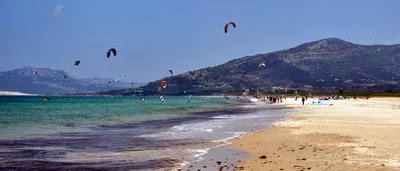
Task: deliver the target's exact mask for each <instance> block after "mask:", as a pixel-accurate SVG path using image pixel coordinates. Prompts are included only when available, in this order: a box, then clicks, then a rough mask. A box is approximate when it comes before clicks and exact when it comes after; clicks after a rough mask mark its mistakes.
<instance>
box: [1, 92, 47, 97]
mask: <svg viewBox="0 0 400 171" xmlns="http://www.w3.org/2000/svg"><path fill="white" fill-rule="evenodd" d="M0 96H39V95H38V94H28V93H21V92H16V91H0Z"/></svg>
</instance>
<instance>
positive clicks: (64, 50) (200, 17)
mask: <svg viewBox="0 0 400 171" xmlns="http://www.w3.org/2000/svg"><path fill="white" fill-rule="evenodd" d="M398 7H400V1H398V0H307V1H299V0H271V1H267V0H251V1H244V0H196V1H188V0H168V1H167V0H147V1H144V0H143V1H135V0H113V1H111V0H34V1H33V0H0V23H2V24H1V27H0V51H1V53H0V58H1V62H0V71H6V70H13V69H16V68H20V67H25V66H32V67H38V68H51V69H57V70H64V71H66V72H68V73H70V74H72V75H73V76H75V77H78V78H90V77H95V76H97V77H103V78H113V79H120V80H121V81H122V80H123V81H134V82H148V81H153V80H157V79H161V78H162V77H164V76H167V75H168V70H169V69H171V70H173V71H174V74H179V73H184V72H186V71H189V70H196V69H201V68H204V67H210V66H216V65H219V64H223V63H225V62H227V61H229V60H232V59H236V58H240V57H244V56H249V55H255V54H261V53H267V52H272V51H276V50H282V49H287V48H291V47H295V46H297V45H299V44H301V43H305V42H310V41H315V40H319V39H323V38H329V37H337V38H341V39H343V40H346V41H350V42H354V43H358V44H385V43H389V44H394V43H396V42H397V41H398V42H400V22H399V20H398V17H399V15H398V14H399V10H398ZM230 21H233V22H235V23H236V25H237V27H236V28H231V27H230V28H229V30H228V33H224V30H223V27H224V25H225V23H227V22H230ZM369 36H371V39H369ZM385 37H386V40H385ZM110 48H116V49H117V53H118V54H117V56H112V57H110V58H107V57H106V53H107V51H108V49H110ZM76 60H80V61H81V64H80V65H79V66H78V67H73V65H74V63H75V61H76ZM123 74H126V75H127V77H126V78H124V77H123Z"/></svg>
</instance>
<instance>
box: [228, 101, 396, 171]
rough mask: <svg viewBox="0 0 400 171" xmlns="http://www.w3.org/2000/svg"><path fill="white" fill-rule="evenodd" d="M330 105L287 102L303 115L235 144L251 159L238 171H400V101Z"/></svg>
mask: <svg viewBox="0 0 400 171" xmlns="http://www.w3.org/2000/svg"><path fill="white" fill-rule="evenodd" d="M309 101H310V99H309ZM328 103H331V104H332V105H331V106H330V105H304V106H303V105H301V100H298V101H294V100H293V99H288V100H287V101H284V104H285V105H286V106H290V107H294V108H296V109H299V110H300V111H298V112H295V113H294V114H293V115H292V116H290V117H288V118H286V119H284V120H283V121H278V122H275V123H274V124H273V126H272V127H271V128H266V129H264V130H262V131H257V132H255V133H251V134H246V135H245V136H243V137H242V138H239V139H234V140H233V141H232V145H231V147H232V148H233V149H236V150H240V151H243V152H247V153H249V154H250V155H251V157H250V158H248V159H246V160H244V161H243V162H242V164H241V165H240V166H237V167H240V169H238V170H304V171H305V170H400V167H399V166H400V150H399V149H400V145H398V143H397V142H396V139H397V137H396V136H398V135H399V134H398V133H400V98H372V99H369V100H365V99H361V100H333V101H332V100H329V101H328Z"/></svg>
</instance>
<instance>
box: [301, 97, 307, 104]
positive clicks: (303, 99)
mask: <svg viewBox="0 0 400 171" xmlns="http://www.w3.org/2000/svg"><path fill="white" fill-rule="evenodd" d="M301 101H302V102H303V105H304V101H306V99H305V98H304V96H303V97H302V98H301Z"/></svg>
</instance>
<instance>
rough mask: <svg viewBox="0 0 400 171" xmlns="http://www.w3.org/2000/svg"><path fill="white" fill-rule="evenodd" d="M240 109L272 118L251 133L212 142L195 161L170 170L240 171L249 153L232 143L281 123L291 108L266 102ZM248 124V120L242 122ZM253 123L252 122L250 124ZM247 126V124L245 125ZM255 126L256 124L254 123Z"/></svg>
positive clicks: (289, 113)
mask: <svg viewBox="0 0 400 171" xmlns="http://www.w3.org/2000/svg"><path fill="white" fill-rule="evenodd" d="M241 108H251V109H252V110H254V111H253V112H256V113H258V114H262V115H265V116H268V117H272V118H271V120H268V123H267V124H264V125H260V127H259V128H258V129H252V130H251V131H247V132H242V133H241V134H237V135H236V136H234V137H231V138H229V139H226V140H223V141H220V142H214V143H216V144H215V145H214V146H213V147H209V148H207V149H205V150H204V149H203V153H201V154H200V155H198V156H197V158H198V159H197V160H194V161H189V162H188V161H185V162H184V163H180V165H178V166H177V167H174V168H172V169H171V170H178V171H187V170H191V171H192V170H195V171H197V170H201V171H214V170H223V171H228V170H238V169H239V170H240V167H241V166H240V165H241V162H242V161H244V160H245V159H248V158H250V157H251V155H250V153H248V152H246V151H243V150H241V149H236V148H234V147H233V144H232V141H233V140H235V139H241V138H243V136H246V135H248V134H252V133H254V132H258V131H261V130H264V129H268V128H270V127H272V125H273V123H275V122H278V121H282V120H284V119H285V118H287V117H288V116H291V113H292V110H293V108H292V107H291V106H288V105H285V104H284V103H275V104H269V103H268V102H258V103H253V104H252V105H250V106H241ZM274 110H276V111H278V113H279V117H273V116H274V115H276V113H275V112H274ZM252 114H254V113H246V114H244V116H246V115H252ZM243 121H245V122H248V121H249V120H247V121H246V120H243ZM251 123H254V122H251ZM247 124H248V123H247ZM254 124H257V123H254ZM241 126H243V125H236V129H241V128H240V127H241Z"/></svg>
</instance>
